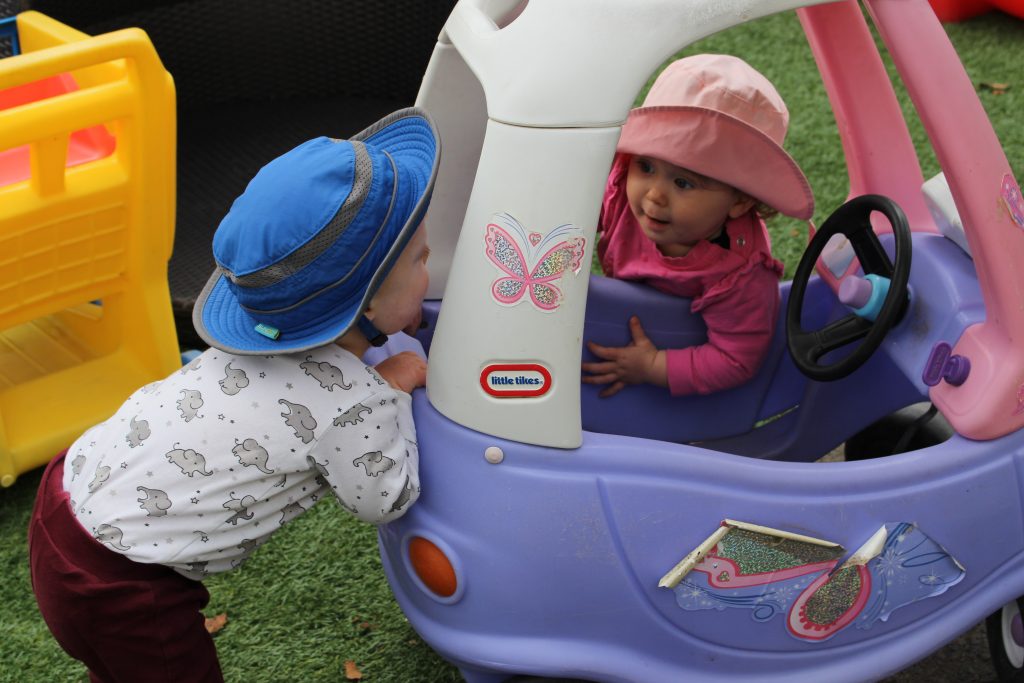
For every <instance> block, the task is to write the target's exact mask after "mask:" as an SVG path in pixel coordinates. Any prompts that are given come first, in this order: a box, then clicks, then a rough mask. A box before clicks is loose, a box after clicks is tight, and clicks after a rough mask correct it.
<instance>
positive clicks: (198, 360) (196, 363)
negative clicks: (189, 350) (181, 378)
mask: <svg viewBox="0 0 1024 683" xmlns="http://www.w3.org/2000/svg"><path fill="white" fill-rule="evenodd" d="M202 364H203V357H202V356H196V357H195V358H193V359H192V360H191V361H189V364H188V365H186V366H185V367H183V368H182V369H181V370H179V371H178V372H179V373H181V374H182V375H187V374H188V373H190V372H199V370H200V368H201V366H202Z"/></svg>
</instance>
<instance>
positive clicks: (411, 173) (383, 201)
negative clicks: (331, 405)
mask: <svg viewBox="0 0 1024 683" xmlns="http://www.w3.org/2000/svg"><path fill="white" fill-rule="evenodd" d="M440 150H441V145H440V140H439V139H438V135H437V130H436V128H435V127H434V124H433V121H431V119H430V117H429V116H428V115H427V113H426V112H424V111H423V110H421V109H417V108H415V107H411V108H408V109H402V110H399V111H396V112H394V113H393V114H390V115H388V116H386V117H385V118H383V119H381V120H380V121H378V122H377V123H375V124H373V125H372V126H370V127H369V128H367V129H366V130H364V131H363V132H361V133H359V134H358V135H355V136H353V137H352V138H350V139H349V140H334V139H331V138H326V137H319V138H316V139H313V140H310V141H308V142H305V143H303V144H301V145H299V146H298V147H296V148H295V149H293V150H291V151H289V152H286V153H285V154H283V155H281V156H280V157H278V158H276V159H274V160H273V161H271V162H270V163H268V164H267V165H266V166H264V167H263V168H262V169H260V171H259V172H258V173H257V174H256V176H255V177H254V178H253V179H252V180H251V181H250V182H249V185H248V186H247V187H246V188H245V191H244V192H243V193H242V194H241V195H240V196H239V197H238V198H237V199H236V200H235V202H234V204H232V205H231V209H230V210H229V211H228V213H227V215H226V216H225V217H224V220H222V221H221V223H220V225H219V226H218V227H217V232H216V233H215V234H214V237H213V256H214V260H215V261H216V262H217V268H216V269H215V270H214V272H213V275H212V276H211V277H210V280H209V281H208V282H207V283H206V286H205V287H204V288H203V291H202V293H201V294H200V295H199V298H198V299H197V300H196V305H195V308H194V310H193V312H192V322H193V324H194V325H195V328H196V331H197V332H198V333H199V336H201V337H202V338H203V339H204V340H206V342H207V343H209V344H210V345H211V346H214V347H217V348H219V349H223V350H225V351H228V352H230V353H236V354H242V355H263V354H269V353H294V352H299V351H306V350H308V349H312V348H314V347H317V346H323V345H324V344H328V343H330V342H333V341H334V340H335V339H337V338H338V337H340V336H341V335H343V334H345V333H346V332H348V331H349V330H350V329H351V328H352V326H353V325H358V326H359V328H360V329H361V330H363V332H364V334H366V336H367V338H368V339H370V341H371V342H372V343H375V344H378V345H379V344H382V343H383V342H384V340H385V339H386V337H385V336H384V335H383V334H381V333H380V332H379V331H378V330H377V329H376V328H375V327H374V326H373V324H372V323H371V322H370V321H369V319H367V318H366V316H365V315H363V312H364V311H365V310H366V307H367V306H368V305H369V303H370V299H371V298H372V297H373V295H374V293H375V292H376V291H377V289H378V288H379V287H380V285H381V283H382V282H383V281H384V278H386V277H387V274H388V273H389V272H390V270H391V267H392V266H393V265H394V263H395V261H396V259H397V258H398V256H399V254H401V253H402V250H403V249H404V248H405V245H406V243H408V241H409V238H410V237H412V234H413V233H414V232H415V231H416V228H417V227H418V226H419V225H420V222H421V221H422V220H423V215H424V214H425V213H426V210H427V205H428V204H429V202H430V194H431V191H432V190H433V187H434V179H435V178H436V176H437V168H438V162H439V159H440Z"/></svg>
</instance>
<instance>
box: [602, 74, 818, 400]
mask: <svg viewBox="0 0 1024 683" xmlns="http://www.w3.org/2000/svg"><path fill="white" fill-rule="evenodd" d="M788 125H789V111H788V110H787V109H786V104H785V103H784V102H783V101H782V98H781V97H780V96H779V93H778V92H777V91H776V90H775V87H774V86H773V85H772V84H771V83H770V82H769V81H768V80H767V79H766V78H765V77H764V76H762V75H761V74H760V73H758V72H757V71H756V70H754V69H753V68H752V67H751V66H750V65H749V64H747V63H746V62H744V61H743V60H741V59H738V58H736V57H731V56H727V55H710V54H704V55H695V56H692V57H686V58H684V59H680V60H678V61H676V62H673V63H672V64H671V65H669V66H668V68H666V69H665V70H664V71H663V72H662V73H661V75H660V76H659V77H658V79H657V80H656V81H655V82H654V85H653V86H652V87H651V90H650V92H649V93H648V95H647V97H646V99H645V100H644V104H643V106H641V107H638V108H636V109H634V110H633V111H632V112H630V114H629V118H628V119H627V121H626V123H625V125H624V126H623V128H622V136H621V137H620V139H619V145H618V148H617V154H616V157H615V161H614V162H613V164H612V169H611V173H610V174H609V177H608V185H607V188H606V190H605V198H604V203H603V204H602V207H601V217H600V223H599V226H598V228H599V230H600V232H601V236H600V240H599V242H598V246H597V249H598V256H599V258H600V260H601V266H602V268H603V269H604V272H605V274H606V275H608V276H610V277H615V278H619V279H623V280H636V281H640V282H644V283H646V284H648V285H650V286H652V287H654V288H656V289H659V290H661V291H663V292H667V293H669V294H675V295H677V296H681V297H686V298H690V299H692V304H691V310H692V311H693V312H694V313H697V314H700V315H701V317H702V318H703V319H704V322H705V324H706V325H707V342H706V343H704V344H700V345H698V346H692V347H688V348H684V349H658V348H656V347H655V346H654V345H653V344H652V343H651V341H650V340H649V339H648V338H647V335H646V334H645V333H644V330H643V327H642V326H641V324H640V321H639V319H638V318H637V317H636V316H633V317H632V318H631V319H630V321H629V325H630V332H631V334H632V337H633V341H632V343H631V344H629V345H628V346H624V347H617V348H613V347H606V346H600V345H598V344H595V343H593V342H588V348H589V349H590V351H591V352H592V353H593V354H594V355H595V356H597V357H598V359H599V360H597V361H595V362H589V363H584V364H583V370H584V372H585V373H589V374H584V376H583V381H584V382H585V383H587V384H603V385H607V386H606V387H605V388H604V389H603V391H602V392H601V395H602V396H611V395H612V394H615V393H617V392H618V391H620V390H621V389H622V388H623V387H624V386H625V385H627V384H641V383H649V384H655V385H659V386H667V387H668V388H669V390H670V392H671V393H672V394H673V395H682V394H694V393H700V394H708V393H711V392H714V391H721V390H722V389H728V388H730V387H735V386H737V385H739V384H742V383H743V382H746V381H747V380H749V379H750V378H751V377H753V376H754V374H755V373H756V372H757V370H758V368H760V366H761V363H762V362H763V361H764V357H765V355H766V353H767V350H768V346H769V343H770V342H771V338H772V334H773V332H774V328H775V320H776V317H777V314H778V309H779V286H778V280H779V278H780V277H781V276H782V264H781V263H780V262H779V261H777V260H776V259H774V258H772V255H771V244H770V241H769V238H768V231H767V229H766V228H765V225H764V220H763V218H764V217H766V216H770V215H773V214H774V213H775V212H780V213H784V214H786V215H788V216H793V217H794V218H800V219H805V220H806V219H809V218H810V217H811V215H812V214H813V212H814V198H813V195H812V194H811V188H810V185H809V184H808V183H807V179H806V178H805V177H804V174H803V172H802V171H801V170H800V167H799V166H797V164H796V162H795V161H794V160H793V159H792V157H790V156H789V154H787V153H786V152H785V150H783V148H782V143H783V140H784V139H785V136H786V128H787V126H788Z"/></svg>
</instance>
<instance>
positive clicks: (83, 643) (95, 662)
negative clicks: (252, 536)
mask: <svg viewBox="0 0 1024 683" xmlns="http://www.w3.org/2000/svg"><path fill="white" fill-rule="evenodd" d="M63 476H64V455H63V454H61V455H60V456H58V457H57V458H55V459H54V460H53V462H51V463H50V464H49V465H48V466H47V468H46V471H45V472H44V473H43V480H42V482H41V483H40V484H39V494H38V497H37V498H36V503H35V508H34V509H33V510H32V520H31V521H30V523H29V537H28V546H29V563H30V567H31V572H32V589H33V591H34V592H35V594H36V601H37V602H38V603H39V611H40V612H42V614H43V619H44V620H45V621H46V625H47V626H49V627H50V631H51V632H52V633H53V635H54V637H55V638H56V639H57V642H58V643H60V646H61V647H62V648H64V650H65V651H66V652H67V653H68V654H69V655H71V656H72V657H74V658H75V659H78V660H80V661H81V662H83V663H84V664H85V665H86V666H87V667H88V668H89V676H90V679H91V680H92V681H94V682H99V681H102V682H103V683H114V682H115V681H123V682H125V683H136V682H142V681H146V682H148V681H154V682H156V681H160V682H161V683H172V682H173V683H178V682H186V681H187V682H188V683H192V682H197V683H198V682H207V681H210V682H214V681H215V682H217V683H220V682H221V681H223V680H224V679H223V677H222V676H221V672H220V663H219V662H218V660H217V650H216V648H215V647H214V645H213V639H212V638H211V637H210V634H209V633H207V632H206V628H205V626H204V620H203V614H202V612H201V610H202V608H203V607H205V606H206V603H207V601H208V600H209V599H210V594H209V593H208V592H207V591H206V588H205V587H203V584H201V583H199V582H198V581H192V580H191V579H187V578H185V577H184V576H182V575H181V574H179V573H177V572H176V571H174V570H173V569H170V568H168V567H165V566H163V565H155V564H143V563H141V562H134V561H132V560H129V559H128V558H127V557H125V556H123V555H119V554H118V553H116V552H114V551H113V550H110V549H108V548H106V547H105V546H103V544H101V543H100V542H99V541H97V540H96V539H94V538H93V537H92V535H90V534H89V533H88V532H87V531H86V530H85V529H83V528H82V526H81V524H79V522H78V520H77V519H75V516H74V514H73V513H72V512H71V507H70V504H69V502H68V494H67V493H66V492H65V491H64V487H63V484H62V479H63Z"/></svg>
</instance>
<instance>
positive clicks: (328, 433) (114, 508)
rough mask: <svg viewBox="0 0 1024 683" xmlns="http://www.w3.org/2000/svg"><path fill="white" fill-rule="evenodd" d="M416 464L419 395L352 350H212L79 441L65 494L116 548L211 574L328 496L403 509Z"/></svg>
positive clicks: (415, 479) (371, 517)
mask: <svg viewBox="0 0 1024 683" xmlns="http://www.w3.org/2000/svg"><path fill="white" fill-rule="evenodd" d="M418 464H419V452H418V450H417V447H416V431H415V427H414V425H413V421H412V407H411V397H410V396H409V394H407V393H405V392H403V391H398V390H396V389H393V388H392V387H391V386H390V385H388V384H387V383H386V382H385V381H384V380H383V379H381V377H380V376H379V375H378V374H377V372H376V371H375V370H373V369H372V368H370V367H368V366H366V365H365V364H363V362H362V361H360V360H359V359H358V358H356V357H355V356H353V355H352V354H350V353H349V352H347V351H345V350H344V349H342V348H341V347H339V346H337V345H334V344H331V345H327V346H323V347H319V348H316V349H313V350H312V351H309V352H304V353H302V354H295V355H278V356H236V355H232V354H229V353H225V352H224V351H220V350H218V349H208V350H207V351H205V352H204V353H202V354H201V355H200V356H198V357H197V358H195V359H194V360H193V361H192V362H190V363H189V364H188V365H186V366H185V367H183V368H182V369H181V370H178V371H176V372H174V373H173V374H172V375H171V376H170V377H167V378H166V379H164V380H162V381H159V382H154V383H152V384H149V385H147V386H145V387H143V388H141V389H139V390H138V391H136V392H135V393H134V394H132V396H131V397H129V399H128V400H127V401H126V402H125V403H124V405H122V406H121V408H120V409H119V410H118V411H117V413H116V414H115V415H114V416H113V417H111V418H110V419H109V420H107V421H106V422H103V423H101V424H99V425H97V426H95V427H93V428H92V429H90V430H89V431H87V432H86V433H85V434H84V435H82V437H81V438H79V439H78V440H77V441H76V442H75V443H74V444H73V445H72V446H71V448H70V449H68V454H67V456H66V459H65V467H64V489H65V490H66V491H67V492H68V494H69V496H70V498H71V506H72V509H73V510H74V514H75V517H77V519H78V521H79V522H81V524H82V526H83V527H84V528H85V529H86V530H87V531H89V532H90V533H91V534H92V535H93V536H94V537H95V538H96V539H97V540H98V541H100V542H101V543H103V544H104V545H105V546H106V547H108V548H110V549H112V550H115V551H117V552H119V553H122V554H124V555H126V556H128V557H129V558H131V559H132V560H135V561H137V562H147V563H149V562H151V563H159V564H164V565H167V566H169V567H173V568H174V569H176V570H177V571H179V572H180V573H182V574H184V575H185V576H188V577H190V578H194V579H202V578H203V577H205V576H206V575H208V574H213V573H217V572H221V571H225V570H228V569H231V568H233V567H237V566H238V565H239V564H241V563H242V562H243V561H244V560H245V559H246V558H247V557H248V556H249V555H250V554H251V553H252V552H253V550H255V548H256V547H257V546H259V545H260V544H261V543H263V542H264V541H265V540H266V539H267V538H268V537H269V536H270V535H271V534H272V533H273V532H274V531H276V530H277V529H279V528H280V527H281V526H283V525H285V524H287V523H288V522H289V521H291V520H292V519H295V518H296V517H298V516H299V515H300V514H302V513H303V512H305V511H306V510H308V509H309V508H310V507H312V506H313V505H314V504H315V503H316V502H317V501H318V500H320V499H321V498H323V497H325V496H326V495H327V492H328V491H331V492H333V493H334V495H335V497H336V498H337V500H338V501H339V502H340V503H341V505H342V506H343V507H344V508H346V509H347V510H349V511H350V512H351V513H352V514H354V515H356V517H358V518H360V519H362V520H364V521H367V522H370V523H374V524H380V523H384V522H388V521H390V520H392V519H395V518H397V517H399V516H401V515H402V514H403V513H404V512H405V511H406V510H407V509H408V508H409V506H410V505H412V503H413V502H415V500H416V499H417V498H418V497H419V471H418Z"/></svg>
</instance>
